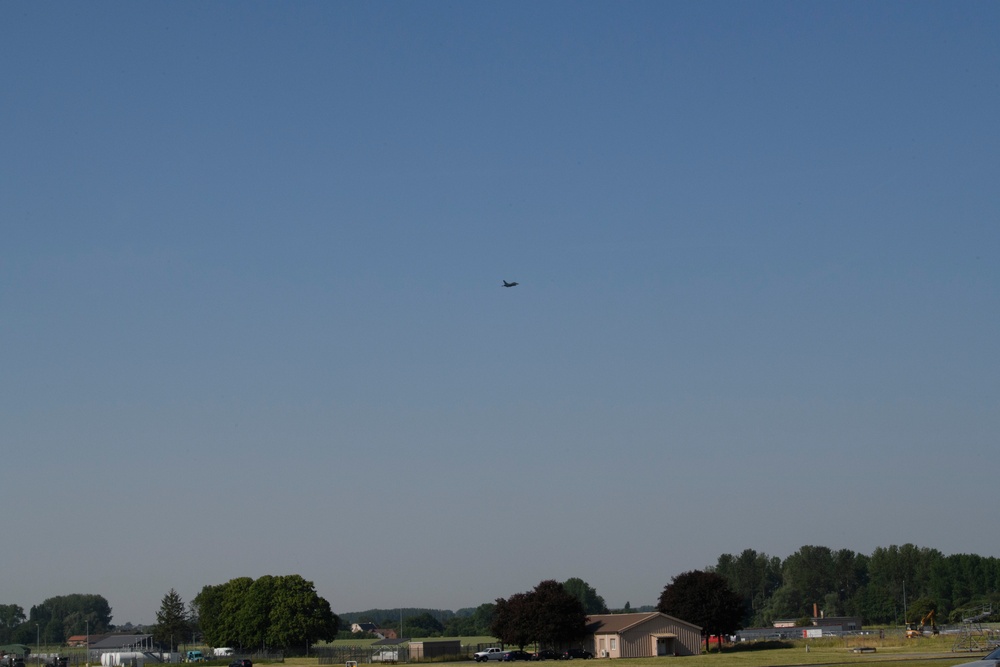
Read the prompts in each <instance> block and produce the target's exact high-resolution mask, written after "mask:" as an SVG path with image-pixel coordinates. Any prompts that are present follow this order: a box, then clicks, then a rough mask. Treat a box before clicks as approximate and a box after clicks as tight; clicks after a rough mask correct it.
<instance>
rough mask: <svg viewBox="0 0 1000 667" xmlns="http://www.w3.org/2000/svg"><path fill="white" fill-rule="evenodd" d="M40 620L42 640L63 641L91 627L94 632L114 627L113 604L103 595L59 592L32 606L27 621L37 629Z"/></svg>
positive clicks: (32, 627) (54, 642) (51, 642)
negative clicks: (61, 593) (60, 593)
mask: <svg viewBox="0 0 1000 667" xmlns="http://www.w3.org/2000/svg"><path fill="white" fill-rule="evenodd" d="M36 623H37V624H38V626H39V628H40V634H41V639H42V641H44V642H46V643H49V644H61V643H63V642H65V641H66V638H67V637H70V636H72V635H82V634H84V633H85V632H87V631H88V630H89V631H90V634H92V635H98V634H103V633H105V632H107V631H108V630H109V629H110V628H111V605H109V604H108V601H107V600H106V599H104V597H103V596H101V595H89V594H88V595H85V594H81V593H74V594H72V595H57V596H55V597H51V598H49V599H47V600H45V601H44V602H42V603H41V604H39V605H35V606H33V607H32V608H31V611H30V612H29V614H28V620H27V624H28V626H29V627H30V628H31V629H32V630H34V627H35V624H36ZM22 634H23V633H22ZM31 636H32V638H33V637H34V633H32V635H31ZM23 639H24V638H23V637H22V641H23Z"/></svg>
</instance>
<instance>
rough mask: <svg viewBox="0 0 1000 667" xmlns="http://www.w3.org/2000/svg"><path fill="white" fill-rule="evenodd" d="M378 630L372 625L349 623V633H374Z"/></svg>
mask: <svg viewBox="0 0 1000 667" xmlns="http://www.w3.org/2000/svg"><path fill="white" fill-rule="evenodd" d="M377 628H378V626H377V625H375V624H374V623H351V632H353V633H358V632H375V630H376V629H377Z"/></svg>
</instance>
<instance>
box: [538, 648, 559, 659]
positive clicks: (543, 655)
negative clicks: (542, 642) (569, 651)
mask: <svg viewBox="0 0 1000 667" xmlns="http://www.w3.org/2000/svg"><path fill="white" fill-rule="evenodd" d="M534 657H535V660H561V659H562V653H560V652H559V651H553V650H552V649H550V648H543V649H542V650H541V651H538V652H537V653H535V656H534Z"/></svg>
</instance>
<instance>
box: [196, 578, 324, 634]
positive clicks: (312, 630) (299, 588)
mask: <svg viewBox="0 0 1000 667" xmlns="http://www.w3.org/2000/svg"><path fill="white" fill-rule="evenodd" d="M193 605H194V607H195V608H196V609H197V615H198V622H199V623H200V624H201V628H202V632H203V633H204V639H205V642H206V643H208V644H210V645H214V646H238V647H240V648H241V649H248V648H257V647H266V646H271V647H276V648H282V649H285V650H290V649H298V650H300V651H302V652H307V651H308V650H309V647H310V646H311V645H312V643H313V642H315V641H322V640H332V639H335V638H336V636H337V629H338V627H339V625H340V619H338V618H337V616H336V615H335V614H334V613H333V611H331V609H330V603H329V602H327V601H326V600H325V599H323V598H322V597H320V596H319V595H317V593H316V590H315V587H314V586H313V583H312V582H311V581H306V580H305V579H303V578H302V577H301V576H299V575H297V574H293V575H288V576H279V577H274V576H271V575H265V576H263V577H260V578H259V579H257V580H254V579H251V578H250V577H238V578H236V579H231V580H229V581H228V582H226V583H225V584H220V585H217V586H205V587H204V588H202V590H201V592H200V593H199V594H198V595H197V596H196V597H195V599H194V602H193Z"/></svg>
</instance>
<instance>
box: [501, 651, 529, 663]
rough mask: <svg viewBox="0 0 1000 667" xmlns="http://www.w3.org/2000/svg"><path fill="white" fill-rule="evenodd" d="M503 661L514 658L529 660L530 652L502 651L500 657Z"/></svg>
mask: <svg viewBox="0 0 1000 667" xmlns="http://www.w3.org/2000/svg"><path fill="white" fill-rule="evenodd" d="M501 660H503V661H504V662H514V661H515V660H531V654H530V653H528V652H527V651H518V650H516V649H515V650H513V651H504V652H503V657H502V658H501Z"/></svg>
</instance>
